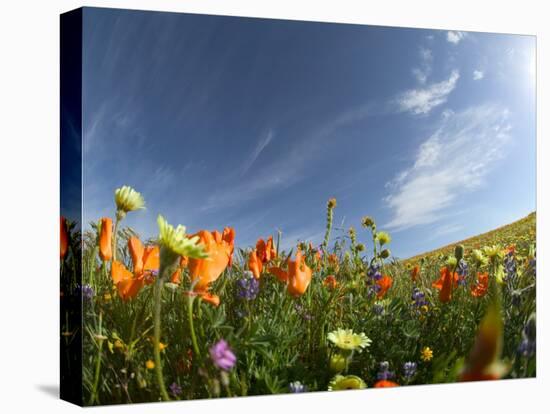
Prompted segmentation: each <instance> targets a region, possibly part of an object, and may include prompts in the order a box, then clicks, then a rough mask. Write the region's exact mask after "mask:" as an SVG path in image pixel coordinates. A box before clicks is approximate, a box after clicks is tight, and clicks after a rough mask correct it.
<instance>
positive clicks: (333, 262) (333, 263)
mask: <svg viewBox="0 0 550 414" xmlns="http://www.w3.org/2000/svg"><path fill="white" fill-rule="evenodd" d="M328 264H329V266H330V267H331V268H332V269H333V270H334V273H338V270H340V261H339V260H338V256H336V255H335V254H334V253H331V254H330V255H329V256H328Z"/></svg>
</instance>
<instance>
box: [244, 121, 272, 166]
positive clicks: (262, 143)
mask: <svg viewBox="0 0 550 414" xmlns="http://www.w3.org/2000/svg"><path fill="white" fill-rule="evenodd" d="M274 135H275V134H274V132H273V130H272V129H270V130H269V131H267V133H265V134H264V135H263V136H262V137H261V138H260V140H259V141H258V143H257V144H256V147H255V148H254V150H252V152H251V153H250V155H249V157H248V159H247V160H246V161H245V163H244V164H243V166H242V168H241V176H243V175H244V174H246V173H247V171H248V170H249V169H250V167H252V165H253V164H254V162H255V161H256V160H257V159H258V157H259V156H260V154H261V153H262V151H263V150H264V149H265V147H267V146H268V145H269V143H270V142H271V140H272V139H273V136H274Z"/></svg>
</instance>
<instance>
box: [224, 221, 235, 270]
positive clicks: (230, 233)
mask: <svg viewBox="0 0 550 414" xmlns="http://www.w3.org/2000/svg"><path fill="white" fill-rule="evenodd" d="M222 240H223V241H225V242H226V243H227V244H229V246H230V248H231V251H230V252H229V264H228V266H229V267H231V266H233V252H234V250H235V229H234V228H233V227H226V228H224V229H223V233H222Z"/></svg>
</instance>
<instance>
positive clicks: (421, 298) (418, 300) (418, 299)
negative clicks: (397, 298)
mask: <svg viewBox="0 0 550 414" xmlns="http://www.w3.org/2000/svg"><path fill="white" fill-rule="evenodd" d="M411 299H412V300H413V303H412V306H413V307H414V308H421V307H422V306H424V305H427V304H428V301H427V300H426V294H425V293H424V292H422V291H421V290H420V289H419V288H417V287H415V288H414V289H413V293H412V295H411Z"/></svg>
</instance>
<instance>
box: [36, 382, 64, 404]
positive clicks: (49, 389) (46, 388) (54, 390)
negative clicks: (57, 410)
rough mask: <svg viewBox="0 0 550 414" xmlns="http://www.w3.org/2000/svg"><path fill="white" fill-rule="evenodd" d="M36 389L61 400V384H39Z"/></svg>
mask: <svg viewBox="0 0 550 414" xmlns="http://www.w3.org/2000/svg"><path fill="white" fill-rule="evenodd" d="M36 389H38V390H39V391H41V392H43V393H44V394H46V395H48V396H50V397H52V398H55V399H56V400H57V399H59V384H38V385H37V386H36Z"/></svg>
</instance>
